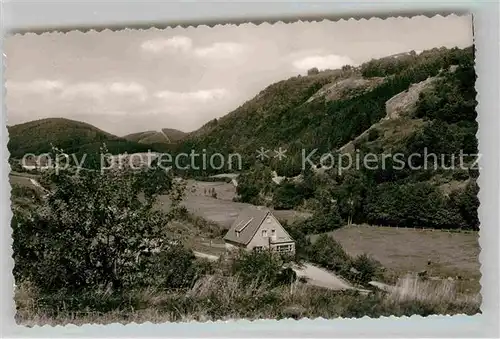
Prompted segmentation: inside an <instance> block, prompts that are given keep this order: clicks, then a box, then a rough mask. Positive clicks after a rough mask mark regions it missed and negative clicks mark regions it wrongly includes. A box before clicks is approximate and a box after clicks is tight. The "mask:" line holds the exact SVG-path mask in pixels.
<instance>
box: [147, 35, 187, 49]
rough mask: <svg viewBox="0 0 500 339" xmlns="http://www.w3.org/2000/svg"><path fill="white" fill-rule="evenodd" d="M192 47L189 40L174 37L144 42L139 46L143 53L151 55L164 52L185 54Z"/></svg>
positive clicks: (180, 36)
mask: <svg viewBox="0 0 500 339" xmlns="http://www.w3.org/2000/svg"><path fill="white" fill-rule="evenodd" d="M192 45H193V41H192V40H191V38H188V37H186V36H182V35H176V36H173V37H171V38H169V39H162V38H158V39H152V40H147V41H144V42H143V43H142V44H141V48H142V49H143V50H144V51H148V52H152V53H160V52H163V51H166V50H167V51H168V50H171V51H181V52H187V51H189V50H190V49H191V47H192Z"/></svg>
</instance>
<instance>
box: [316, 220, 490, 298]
mask: <svg viewBox="0 0 500 339" xmlns="http://www.w3.org/2000/svg"><path fill="white" fill-rule="evenodd" d="M329 234H331V235H332V236H333V237H334V238H335V239H336V240H337V241H338V242H340V243H341V244H342V246H343V247H344V248H345V250H346V251H347V252H348V253H349V254H351V255H359V254H362V253H367V254H369V255H370V256H372V257H373V258H374V259H377V260H378V261H380V262H381V263H382V265H383V266H384V267H386V268H388V269H390V270H393V271H394V272H397V273H399V274H405V273H408V272H422V271H427V274H428V275H429V276H436V277H441V278H448V277H451V278H452V279H457V278H458V279H460V280H465V281H468V282H469V283H468V284H467V285H469V286H468V287H469V288H471V289H478V288H479V278H480V275H481V274H480V264H479V252H480V247H479V243H478V233H477V232H471V233H450V232H447V231H439V230H418V229H407V228H395V227H378V226H368V225H361V226H347V227H344V228H341V229H338V230H335V231H333V232H330V233H329ZM315 237H316V236H313V239H314V238H315ZM429 263H430V264H429Z"/></svg>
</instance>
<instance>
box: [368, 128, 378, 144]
mask: <svg viewBox="0 0 500 339" xmlns="http://www.w3.org/2000/svg"><path fill="white" fill-rule="evenodd" d="M378 137H379V131H378V130H377V129H375V128H372V129H370V131H369V132H368V141H374V140H376V139H378Z"/></svg>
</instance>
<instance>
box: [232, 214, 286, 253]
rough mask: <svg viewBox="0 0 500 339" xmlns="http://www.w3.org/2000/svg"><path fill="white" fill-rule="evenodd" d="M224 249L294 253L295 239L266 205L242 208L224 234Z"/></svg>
mask: <svg viewBox="0 0 500 339" xmlns="http://www.w3.org/2000/svg"><path fill="white" fill-rule="evenodd" d="M224 242H225V244H226V249H228V250H233V249H239V248H243V249H247V250H253V251H263V250H270V251H275V252H279V253H290V254H293V253H295V241H294V240H293V239H292V237H291V236H290V235H289V234H288V232H287V231H286V230H285V229H284V228H283V226H282V225H281V224H280V222H279V221H278V219H276V218H275V217H274V215H273V214H272V212H271V211H270V210H269V209H268V208H266V207H249V208H247V209H245V210H243V211H242V212H241V213H240V214H239V215H238V217H237V218H236V220H235V222H234V223H233V224H232V226H231V228H230V229H229V231H228V232H227V233H226V235H225V236H224Z"/></svg>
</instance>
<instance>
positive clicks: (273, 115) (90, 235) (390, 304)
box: [4, 15, 481, 326]
mask: <svg viewBox="0 0 500 339" xmlns="http://www.w3.org/2000/svg"><path fill="white" fill-rule="evenodd" d="M4 67H5V87H6V94H5V102H6V104H5V105H6V110H7V130H8V145H7V147H8V151H9V160H8V161H9V165H10V173H9V181H10V198H11V210H12V220H11V224H10V226H11V228H12V242H13V245H12V246H13V260H14V270H13V275H14V278H15V285H14V300H15V305H16V321H17V323H18V324H20V325H25V326H35V325H44V324H48V325H65V324H75V325H82V324H88V323H100V324H110V323H131V322H135V323H143V322H152V323H167V322H187V321H198V322H207V321H216V320H229V319H247V320H254V319H272V320H280V319H287V318H291V319H297V320H298V319H302V318H309V319H314V318H325V319H335V318H360V317H364V316H368V317H371V318H378V317H381V316H396V317H401V316H412V315H420V316H428V315H455V314H465V315H474V314H478V313H481V293H480V290H481V285H480V278H481V272H480V263H479V253H480V246H479V243H478V231H479V228H480V222H479V217H478V207H479V199H478V192H479V186H478V184H477V179H478V177H479V173H480V169H479V166H478V163H479V160H480V158H481V157H480V152H479V151H478V140H477V137H476V134H477V132H478V123H477V120H476V119H477V113H476V106H477V101H476V90H475V83H476V71H475V46H474V28H473V20H472V16H471V15H447V16H440V15H436V16H431V17H427V16H413V17H392V18H391V17H390V18H387V19H380V18H371V19H369V20H366V19H363V20H354V19H350V20H339V21H328V20H323V21H313V22H305V21H304V22H303V21H299V22H290V23H283V22H277V23H273V24H271V23H262V24H259V25H254V24H252V23H247V24H240V25H235V24H227V25H216V26H213V27H208V26H197V27H194V26H191V27H187V28H183V27H175V28H168V29H162V30H160V29H154V28H151V29H145V30H133V29H124V30H116V31H112V30H102V31H100V32H98V31H88V32H80V31H69V32H66V33H63V32H48V33H44V34H31V33H25V34H14V35H11V36H8V37H7V38H6V39H5V42H4Z"/></svg>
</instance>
